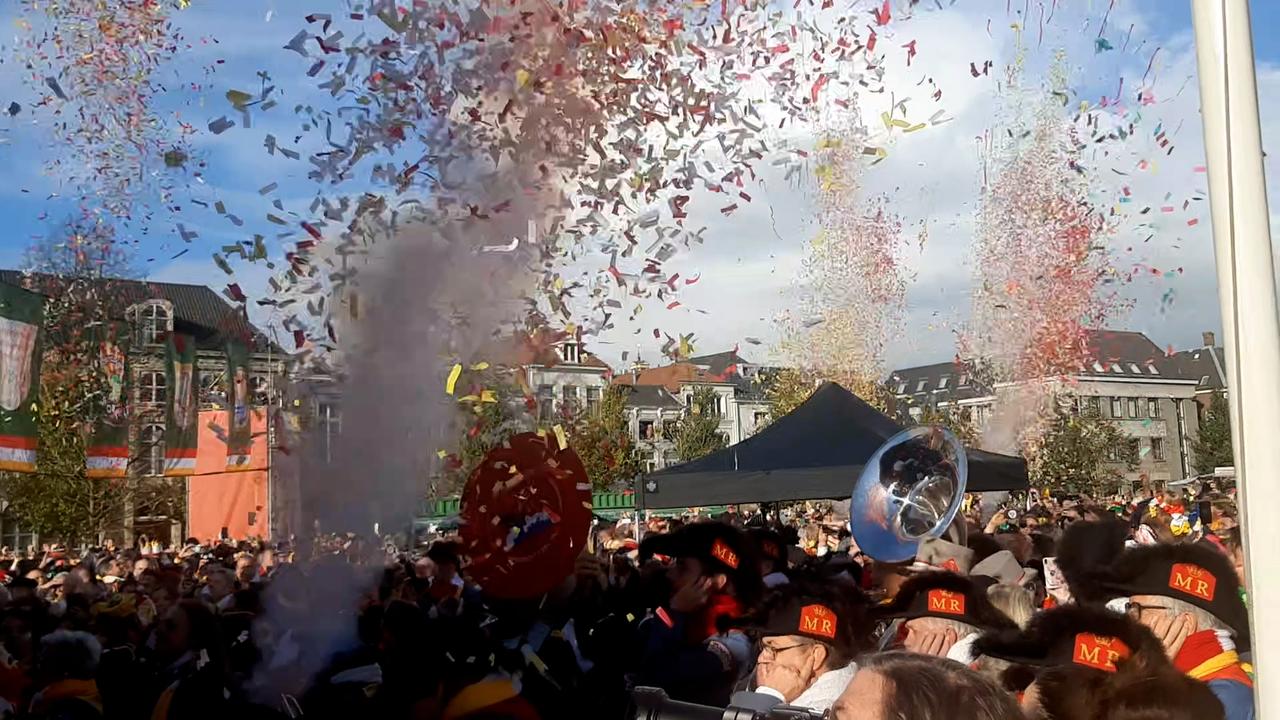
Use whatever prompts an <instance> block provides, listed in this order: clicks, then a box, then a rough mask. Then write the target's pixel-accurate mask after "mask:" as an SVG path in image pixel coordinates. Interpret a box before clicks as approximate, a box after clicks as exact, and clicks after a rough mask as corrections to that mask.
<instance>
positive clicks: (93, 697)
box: [29, 630, 102, 720]
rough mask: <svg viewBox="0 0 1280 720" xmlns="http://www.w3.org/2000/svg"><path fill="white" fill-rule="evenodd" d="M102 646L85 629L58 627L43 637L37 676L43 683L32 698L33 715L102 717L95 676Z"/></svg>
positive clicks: (63, 719)
mask: <svg viewBox="0 0 1280 720" xmlns="http://www.w3.org/2000/svg"><path fill="white" fill-rule="evenodd" d="M101 655H102V646H101V645H100V644H99V643H98V640H97V638H95V637H94V636H92V635H90V634H89V633H84V632H75V631H71V630H55V631H53V632H51V633H49V634H48V635H46V636H44V638H43V639H42V640H41V641H40V656H39V657H40V659H39V662H38V665H37V668H36V676H37V678H38V680H39V682H40V684H41V685H42V687H41V689H40V690H39V692H37V693H36V694H35V697H33V698H32V699H31V708H30V713H29V715H30V717H32V718H41V719H43V720H93V719H94V718H101V717H102V698H101V696H100V695H99V694H98V684H97V682H96V681H95V680H94V676H95V675H96V673H97V670H98V660H99V658H100V657H101Z"/></svg>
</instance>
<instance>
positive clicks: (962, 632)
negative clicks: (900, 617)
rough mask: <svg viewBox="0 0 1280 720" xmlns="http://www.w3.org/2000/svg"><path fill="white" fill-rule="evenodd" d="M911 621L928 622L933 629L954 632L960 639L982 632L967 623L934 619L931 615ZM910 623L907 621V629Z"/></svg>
mask: <svg viewBox="0 0 1280 720" xmlns="http://www.w3.org/2000/svg"><path fill="white" fill-rule="evenodd" d="M912 620H928V621H929V624H930V625H933V626H934V627H941V628H942V629H944V630H951V631H953V632H955V634H956V637H957V638H960V639H964V638H966V637H969V636H970V635H972V634H974V633H976V632H982V630H981V629H979V628H977V627H975V626H973V625H970V624H969V623H962V622H960V621H959V620H946V619H944V618H940V617H934V616H933V615H926V616H924V617H919V618H912ZM910 623H911V620H908V621H907V626H908V627H910Z"/></svg>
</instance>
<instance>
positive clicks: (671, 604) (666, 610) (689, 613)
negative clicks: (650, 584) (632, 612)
mask: <svg viewBox="0 0 1280 720" xmlns="http://www.w3.org/2000/svg"><path fill="white" fill-rule="evenodd" d="M653 555H665V556H667V557H669V558H671V559H672V560H673V562H672V564H671V566H670V569H669V570H668V572H667V580H668V581H669V583H670V588H671V592H670V596H669V600H668V601H667V602H666V603H665V604H664V605H662V606H659V607H657V608H655V610H654V612H653V614H652V616H650V617H648V618H646V619H645V620H644V622H643V623H642V626H641V628H640V636H641V637H640V640H639V643H640V647H639V652H640V663H639V668H638V672H637V676H638V677H637V684H641V685H653V686H657V687H662V688H665V689H666V690H667V691H668V692H669V693H670V694H671V696H672V697H674V698H677V699H680V700H685V701H688V702H699V703H703V704H709V705H719V706H722V707H723V706H724V705H725V703H726V702H728V700H729V695H730V693H731V691H732V689H733V687H734V686H735V685H736V684H737V683H738V682H739V681H740V680H742V679H743V678H745V677H746V676H747V675H748V674H749V673H750V672H751V671H752V669H753V662H752V661H753V660H754V658H755V653H754V651H753V649H752V644H751V641H750V639H749V638H748V637H747V636H746V635H745V634H744V633H742V632H741V631H739V630H736V629H732V630H726V628H727V627H728V626H729V625H731V624H732V622H733V621H734V620H737V619H739V618H741V617H742V616H743V615H744V613H745V611H746V609H747V608H749V607H751V605H753V604H754V603H755V602H756V600H757V599H758V598H759V595H760V590H761V586H762V581H761V578H760V566H759V561H758V560H757V559H756V557H755V552H754V549H753V548H752V547H751V543H750V541H749V540H748V538H747V537H746V535H745V534H744V533H743V532H742V531H740V530H738V529H736V528H734V527H732V526H730V525H725V524H723V523H715V522H700V523H692V524H689V525H685V526H683V527H681V528H679V529H677V530H675V531H673V532H671V533H668V534H665V535H657V536H652V537H646V538H645V539H644V540H643V541H642V542H641V544H640V556H641V557H642V558H646V557H652V556H653Z"/></svg>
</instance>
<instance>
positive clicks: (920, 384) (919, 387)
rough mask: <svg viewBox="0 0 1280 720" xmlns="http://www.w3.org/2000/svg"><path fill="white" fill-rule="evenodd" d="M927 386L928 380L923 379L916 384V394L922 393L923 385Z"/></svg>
mask: <svg viewBox="0 0 1280 720" xmlns="http://www.w3.org/2000/svg"><path fill="white" fill-rule="evenodd" d="M928 384H929V378H924V379H922V380H920V381H919V382H917V383H916V392H924V387H925V385H928Z"/></svg>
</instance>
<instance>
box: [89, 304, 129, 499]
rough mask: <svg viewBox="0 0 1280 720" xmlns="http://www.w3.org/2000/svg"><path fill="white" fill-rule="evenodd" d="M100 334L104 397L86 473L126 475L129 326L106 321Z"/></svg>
mask: <svg viewBox="0 0 1280 720" xmlns="http://www.w3.org/2000/svg"><path fill="white" fill-rule="evenodd" d="M97 334H98V342H97V348H96V352H97V355H96V357H95V358H94V363H95V365H96V367H95V371H96V372H97V373H98V379H99V382H101V383H102V391H103V400H102V410H101V415H99V416H98V419H97V420H96V421H95V422H94V424H93V429H92V435H91V436H90V438H89V443H88V447H86V448H85V451H84V467H85V475H86V476H88V477H91V478H122V477H125V475H127V474H128V470H129V410H128V407H129V405H128V403H129V326H128V325H126V324H125V323H105V324H103V325H99V326H98V333H97Z"/></svg>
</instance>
